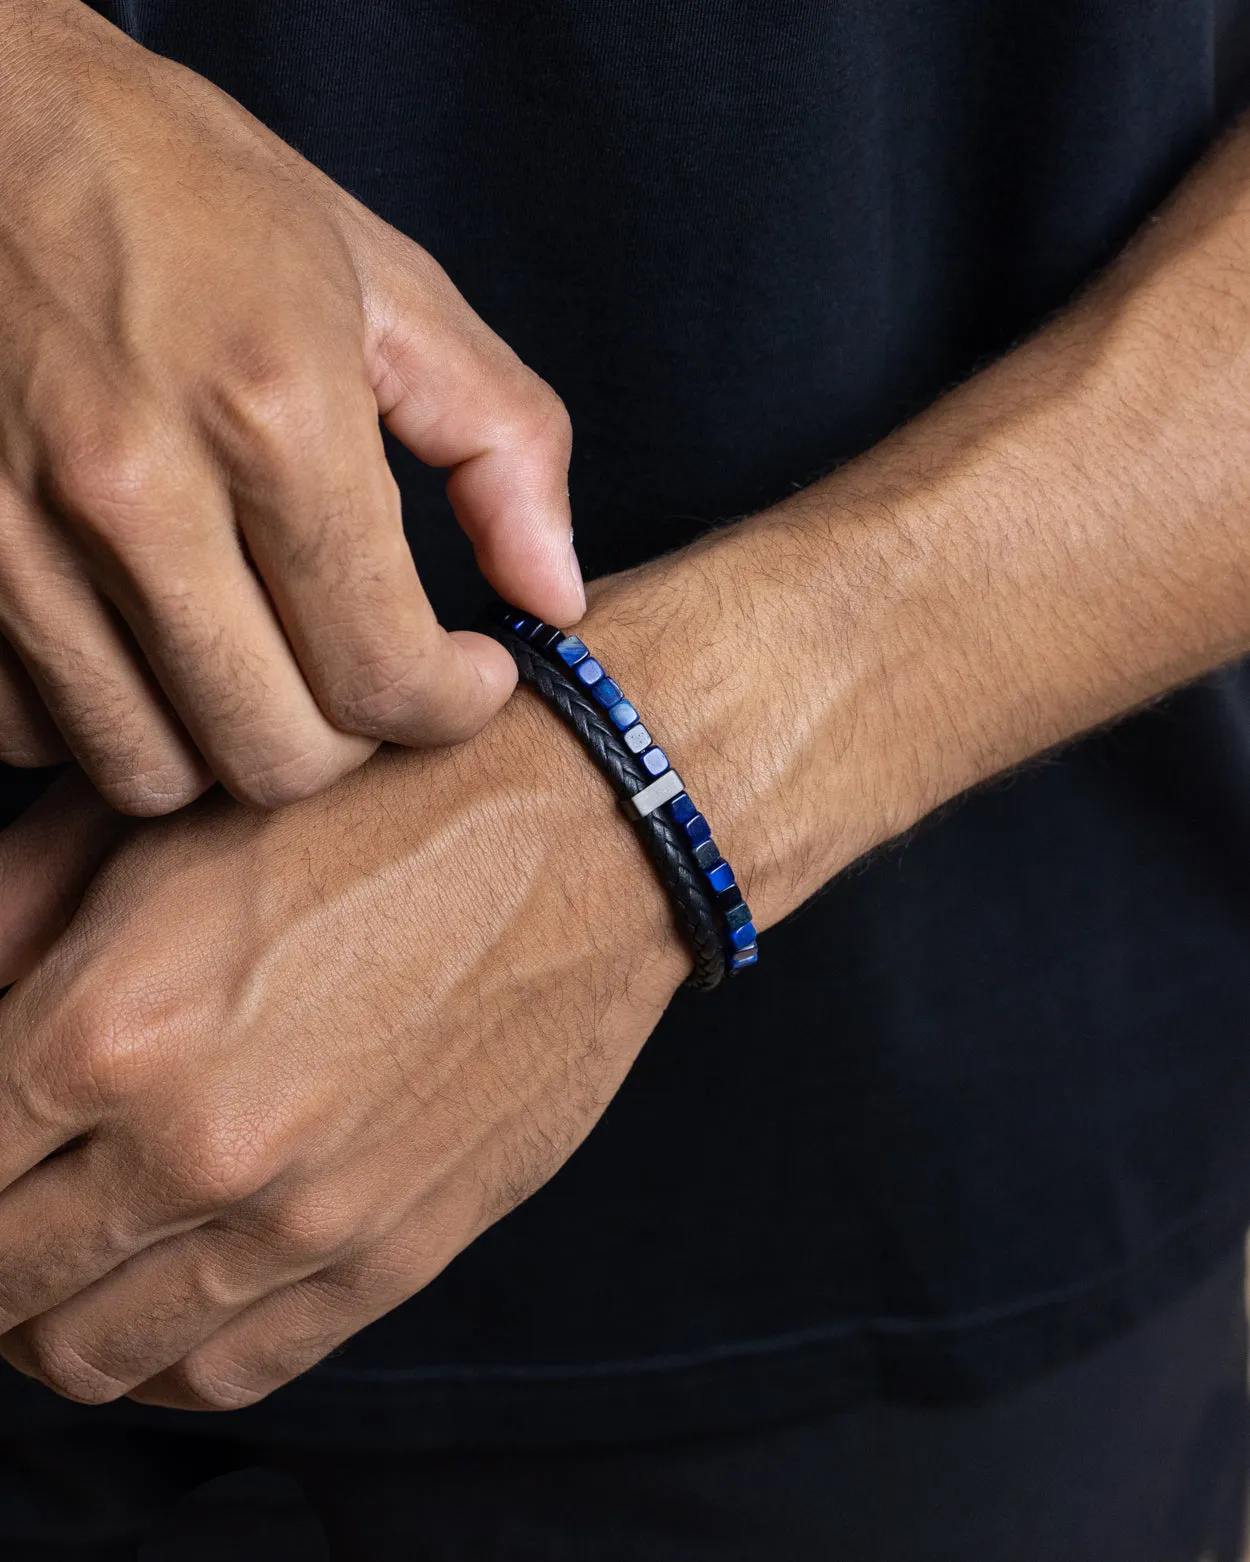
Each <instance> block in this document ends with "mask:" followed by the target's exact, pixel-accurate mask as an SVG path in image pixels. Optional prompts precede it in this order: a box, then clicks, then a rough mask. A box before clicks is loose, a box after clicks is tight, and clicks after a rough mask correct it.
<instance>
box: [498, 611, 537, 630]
mask: <svg viewBox="0 0 1250 1562" xmlns="http://www.w3.org/2000/svg"><path fill="white" fill-rule="evenodd" d="M503 622H504V628H505V629H510V630H511V631H512V633H513V634H514V635H523V634H524V633H525V626H526V624H528V623H531V622H536V620H531V618H530V616H529V614H528V613H505V614H504V620H503Z"/></svg>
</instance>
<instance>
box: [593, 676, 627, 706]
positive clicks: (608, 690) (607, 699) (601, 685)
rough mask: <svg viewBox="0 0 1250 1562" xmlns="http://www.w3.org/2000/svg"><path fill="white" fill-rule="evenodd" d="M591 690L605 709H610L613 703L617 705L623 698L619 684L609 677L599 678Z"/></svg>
mask: <svg viewBox="0 0 1250 1562" xmlns="http://www.w3.org/2000/svg"><path fill="white" fill-rule="evenodd" d="M591 692H592V693H593V695H594V697H595V699H597V700H598V701H599V703H600V705H602V706H603V708H604V709H605V710H611V709H612V707H613V706H614V705H619V704H620V703H621V700H622V699H623V698H624V695H622V693H621V686H620V684H619V683H614V682H613V681H612V679H611V678H600V680H599V682H598V683H597V684H596V685H595V686H594V688H593V690H592V691H591Z"/></svg>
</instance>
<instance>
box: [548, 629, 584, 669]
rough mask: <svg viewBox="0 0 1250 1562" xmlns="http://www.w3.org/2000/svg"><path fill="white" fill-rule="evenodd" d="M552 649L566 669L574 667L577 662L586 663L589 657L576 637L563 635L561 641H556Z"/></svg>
mask: <svg viewBox="0 0 1250 1562" xmlns="http://www.w3.org/2000/svg"><path fill="white" fill-rule="evenodd" d="M554 649H555V654H556V655H557V656H558V657H559V658H560V660H561V661H562V662H563V663H564V665H565V666H566V667H576V666H577V664H578V663H579V662H584V661H586V660H587V659H588V658H589V656H590V652H589V651H588V650H587V649H586V647H585V646H584V645H583V644H582V642H581V641H580V640H579V639H578V638H577V636H576V635H565V637H564V638H563V640H557V641H556V643H555V647H554Z"/></svg>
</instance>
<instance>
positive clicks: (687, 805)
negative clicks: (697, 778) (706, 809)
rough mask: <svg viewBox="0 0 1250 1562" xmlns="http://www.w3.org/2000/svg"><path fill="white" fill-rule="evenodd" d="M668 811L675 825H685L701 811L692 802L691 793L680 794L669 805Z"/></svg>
mask: <svg viewBox="0 0 1250 1562" xmlns="http://www.w3.org/2000/svg"><path fill="white" fill-rule="evenodd" d="M668 811H669V815H670V817H671V818H672V821H673V823H674V824H685V822H686V820H687V819H693V818H694V816H695V814H697V813H698V811H699V810H698V809H697V808H696V807H695V806H694V804H693V803H692V802H691V800H690V795H689V793H687V792H678V794H677V796H676V797H675V798H674V799H673V801H672V802H671V803H670V804H669V805H668Z"/></svg>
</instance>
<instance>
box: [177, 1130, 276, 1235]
mask: <svg viewBox="0 0 1250 1562" xmlns="http://www.w3.org/2000/svg"><path fill="white" fill-rule="evenodd" d="M274 1170H275V1167H274V1160H273V1154H272V1150H271V1148H270V1145H269V1143H268V1141H267V1138H266V1136H265V1134H264V1132H263V1131H262V1130H261V1129H260V1128H259V1127H258V1126H257V1124H256V1123H255V1122H254V1121H252V1122H249V1121H248V1120H247V1119H246V1118H244V1117H243V1116H241V1115H240V1116H235V1115H231V1114H228V1113H222V1114H221V1115H220V1116H212V1117H204V1118H201V1119H200V1120H199V1121H198V1122H194V1123H187V1122H185V1121H184V1122H182V1123H180V1124H179V1126H178V1129H177V1131H176V1133H175V1134H174V1135H173V1136H172V1138H171V1140H170V1142H169V1148H168V1150H167V1152H166V1154H165V1155H163V1156H161V1157H160V1158H159V1159H158V1161H157V1163H156V1167H155V1171H156V1175H157V1177H158V1178H159V1180H160V1181H161V1183H162V1185H163V1189H162V1191H163V1193H164V1195H165V1198H166V1200H167V1201H168V1202H170V1203H172V1204H173V1205H174V1206H175V1207H176V1208H179V1209H185V1210H188V1211H193V1210H204V1209H219V1208H223V1207H226V1206H229V1205H233V1204H239V1203H242V1202H243V1200H245V1199H249V1198H252V1197H254V1195H256V1194H257V1193H259V1192H260V1191H261V1189H263V1188H264V1187H265V1186H266V1184H267V1183H268V1182H269V1181H270V1179H271V1177H272V1176H273V1173H274Z"/></svg>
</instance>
